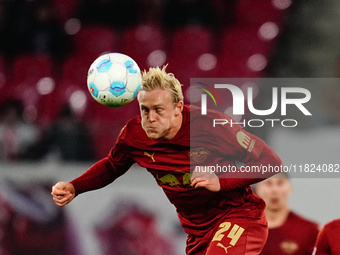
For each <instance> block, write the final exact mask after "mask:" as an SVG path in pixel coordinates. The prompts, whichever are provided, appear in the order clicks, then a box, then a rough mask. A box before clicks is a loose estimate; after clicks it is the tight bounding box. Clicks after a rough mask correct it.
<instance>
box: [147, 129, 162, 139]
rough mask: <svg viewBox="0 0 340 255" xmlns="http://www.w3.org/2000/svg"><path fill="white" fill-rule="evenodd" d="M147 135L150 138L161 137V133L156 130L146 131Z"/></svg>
mask: <svg viewBox="0 0 340 255" xmlns="http://www.w3.org/2000/svg"><path fill="white" fill-rule="evenodd" d="M146 135H147V136H148V137H149V138H150V139H154V140H156V139H160V135H159V134H158V133H156V132H150V131H149V132H146Z"/></svg>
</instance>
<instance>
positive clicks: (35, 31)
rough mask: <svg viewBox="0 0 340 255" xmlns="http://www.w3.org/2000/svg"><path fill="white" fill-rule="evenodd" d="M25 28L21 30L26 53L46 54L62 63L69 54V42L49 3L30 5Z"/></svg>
mask: <svg viewBox="0 0 340 255" xmlns="http://www.w3.org/2000/svg"><path fill="white" fill-rule="evenodd" d="M27 16H28V17H27V24H26V28H25V29H24V30H22V35H21V36H22V38H25V44H24V45H26V46H24V45H23V47H26V48H25V49H24V50H25V51H27V52H34V53H38V54H46V55H50V56H52V57H53V58H54V59H55V60H57V61H58V60H59V61H62V60H63V57H65V56H66V54H67V53H69V50H70V46H71V41H70V38H69V37H68V35H67V34H66V32H65V30H64V28H63V24H61V23H60V22H59V20H58V19H57V17H56V13H55V11H54V9H53V4H52V3H51V1H45V0H38V1H33V2H32V3H30V6H29V11H28V13H27Z"/></svg>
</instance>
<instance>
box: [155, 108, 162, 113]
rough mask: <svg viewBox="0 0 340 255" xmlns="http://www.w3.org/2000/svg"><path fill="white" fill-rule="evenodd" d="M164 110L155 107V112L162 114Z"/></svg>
mask: <svg viewBox="0 0 340 255" xmlns="http://www.w3.org/2000/svg"><path fill="white" fill-rule="evenodd" d="M163 112H164V109H163V108H156V113H158V114H162V113H163Z"/></svg>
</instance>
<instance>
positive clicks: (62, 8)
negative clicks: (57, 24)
mask: <svg viewBox="0 0 340 255" xmlns="http://www.w3.org/2000/svg"><path fill="white" fill-rule="evenodd" d="M80 1H81V0H72V1H70V0H53V6H54V9H55V11H56V13H57V16H58V18H59V19H60V20H61V21H62V22H65V21H67V20H68V19H70V18H72V17H73V15H74V13H75V10H76V9H77V7H78V5H79V3H80Z"/></svg>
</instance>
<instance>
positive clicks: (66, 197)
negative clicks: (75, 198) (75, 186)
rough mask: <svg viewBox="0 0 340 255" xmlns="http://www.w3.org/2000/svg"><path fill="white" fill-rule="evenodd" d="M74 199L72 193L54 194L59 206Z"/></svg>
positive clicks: (54, 199)
mask: <svg viewBox="0 0 340 255" xmlns="http://www.w3.org/2000/svg"><path fill="white" fill-rule="evenodd" d="M71 200H72V194H67V195H64V196H53V201H54V202H55V204H56V205H58V206H64V205H66V204H68V203H69V202H70V201H71Z"/></svg>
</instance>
